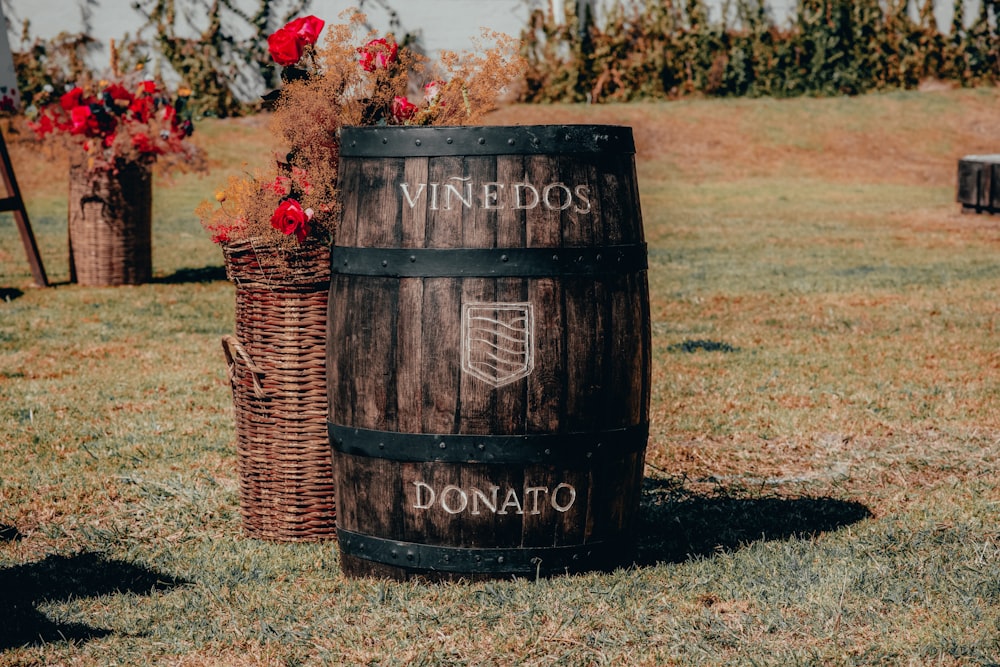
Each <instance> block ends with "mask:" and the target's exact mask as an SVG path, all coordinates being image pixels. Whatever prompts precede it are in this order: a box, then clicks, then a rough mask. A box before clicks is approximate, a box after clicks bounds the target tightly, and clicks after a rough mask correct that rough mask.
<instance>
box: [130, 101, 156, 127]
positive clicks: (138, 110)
mask: <svg viewBox="0 0 1000 667" xmlns="http://www.w3.org/2000/svg"><path fill="white" fill-rule="evenodd" d="M128 110H129V111H131V112H132V115H133V116H135V118H136V120H138V121H139V122H140V123H148V122H149V119H150V117H151V116H152V115H153V112H154V111H155V110H156V101H155V100H154V99H153V98H152V97H137V98H135V99H134V100H132V104H130V105H129V107H128Z"/></svg>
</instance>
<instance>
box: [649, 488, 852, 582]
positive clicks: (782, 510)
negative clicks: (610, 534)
mask: <svg viewBox="0 0 1000 667" xmlns="http://www.w3.org/2000/svg"><path fill="white" fill-rule="evenodd" d="M871 516H872V514H871V511H870V510H869V509H868V508H867V507H865V506H864V505H863V504H861V503H858V502H853V501H847V500H838V499H835V498H824V497H795V498H787V497H777V496H763V497H761V496H759V495H754V496H751V495H750V494H748V493H743V494H742V495H741V494H740V492H737V491H727V490H721V491H719V492H714V493H711V494H704V495H702V494H696V493H691V492H690V491H687V490H685V489H684V488H683V482H681V481H676V480H658V479H646V481H645V484H644V489H643V494H642V501H641V507H640V516H639V539H638V544H637V549H636V565H639V566H648V565H656V564H657V563H681V562H684V561H687V560H690V559H692V558H698V557H704V556H711V555H712V554H716V553H719V552H725V551H733V550H735V549H739V548H741V547H744V546H746V545H748V544H750V543H752V542H757V541H760V540H784V539H791V538H796V537H808V536H812V535H816V534H819V533H824V532H829V531H833V530H837V529H839V528H842V527H844V526H848V525H851V524H854V523H857V522H859V521H862V520H864V519H867V518H869V517H871Z"/></svg>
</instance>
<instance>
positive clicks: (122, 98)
mask: <svg viewBox="0 0 1000 667" xmlns="http://www.w3.org/2000/svg"><path fill="white" fill-rule="evenodd" d="M104 99H105V100H107V101H108V102H109V106H111V107H112V108H113V109H118V110H121V109H127V108H129V106H131V104H132V100H134V99H135V96H133V95H132V93H130V92H128V90H126V89H125V86H122V85H121V84H117V83H113V84H111V85H110V86H108V87H107V88H105V89H104Z"/></svg>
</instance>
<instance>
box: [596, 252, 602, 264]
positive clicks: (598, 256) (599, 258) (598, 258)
mask: <svg viewBox="0 0 1000 667" xmlns="http://www.w3.org/2000/svg"><path fill="white" fill-rule="evenodd" d="M597 261H598V262H599V261H601V255H600V253H598V254H597Z"/></svg>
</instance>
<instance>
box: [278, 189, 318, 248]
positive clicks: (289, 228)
mask: <svg viewBox="0 0 1000 667" xmlns="http://www.w3.org/2000/svg"><path fill="white" fill-rule="evenodd" d="M312 217H313V211H312V209H311V208H307V209H304V210H303V208H302V204H300V203H299V202H298V201H296V200H294V199H286V200H284V201H283V202H281V203H280V204H278V208H277V209H275V211H274V214H273V215H272V216H271V226H272V227H274V228H275V229H277V230H278V231H279V232H281V233H282V234H287V235H289V236H290V235H292V234H295V238H296V239H298V241H299V243H302V242H304V241H305V240H306V237H307V236H309V221H310V220H312Z"/></svg>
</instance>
